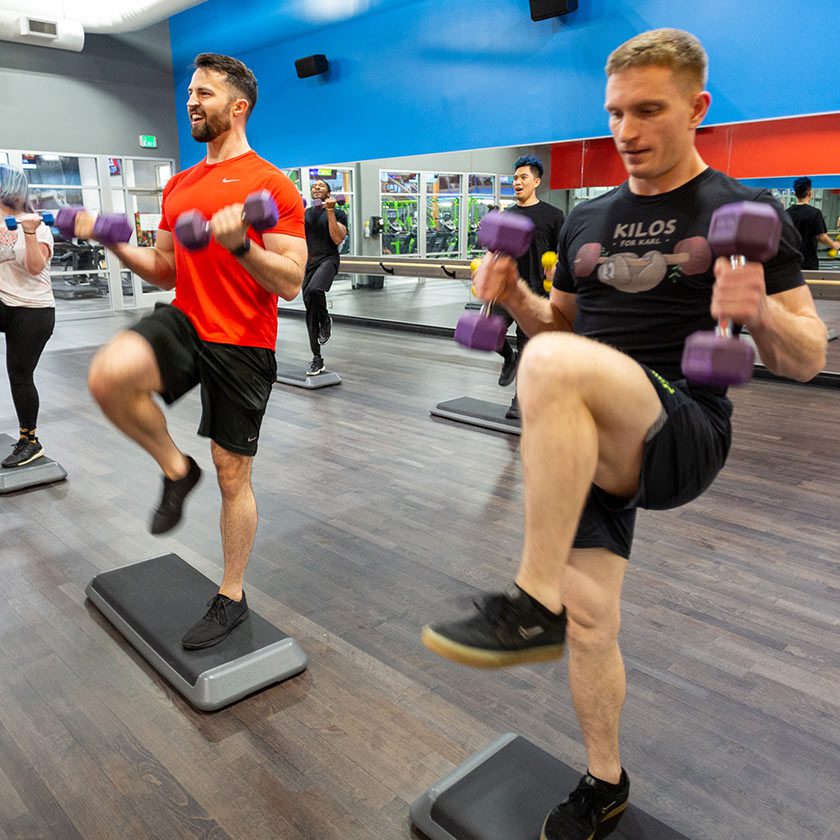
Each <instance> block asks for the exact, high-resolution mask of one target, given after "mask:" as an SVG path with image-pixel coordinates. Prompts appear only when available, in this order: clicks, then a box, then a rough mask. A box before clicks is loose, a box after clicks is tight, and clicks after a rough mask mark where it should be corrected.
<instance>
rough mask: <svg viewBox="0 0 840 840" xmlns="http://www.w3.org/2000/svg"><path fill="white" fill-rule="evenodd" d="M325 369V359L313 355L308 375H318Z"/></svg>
mask: <svg viewBox="0 0 840 840" xmlns="http://www.w3.org/2000/svg"><path fill="white" fill-rule="evenodd" d="M323 370H324V360H323V359H322V358H321V357H320V356H313V357H312V361H311V362H310V363H309V367H308V368H307V369H306V375H307V376H317V375H318V374H319V373H321V372H322V371H323Z"/></svg>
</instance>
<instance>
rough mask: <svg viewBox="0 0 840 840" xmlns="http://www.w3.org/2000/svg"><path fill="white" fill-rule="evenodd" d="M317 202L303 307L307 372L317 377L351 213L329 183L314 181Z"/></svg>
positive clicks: (310, 222) (309, 227) (309, 221)
mask: <svg viewBox="0 0 840 840" xmlns="http://www.w3.org/2000/svg"><path fill="white" fill-rule="evenodd" d="M310 189H311V193H312V198H313V200H319V201H321V202H323V203H322V204H321V205H319V206H318V207H309V208H308V209H307V211H306V246H307V248H308V249H309V257H308V259H307V261H306V273H305V275H304V278H303V305H304V306H305V307H306V330H307V332H308V333H309V347H310V349H311V350H312V362H311V363H310V365H309V368H308V369H307V371H306V373H307V375H308V376H315V375H316V374H319V373H321V371H323V369H324V359H323V357H322V355H321V345H322V344H326V343H327V342H328V341H329V340H330V333H331V331H332V318H330V316H329V313H328V312H327V292H328V291H329V290H330V287H331V286H332V282H333V280H334V279H335V275H336V274H338V266H339V256H338V247H339V245H341V243H342V242H344V239H345V237H346V236H347V214H346V213H345V212H344V211H343V210H339V209H337V208H336V206H335V205H336V200H335V199H334V198H333V197H332V195H331V192H330V185H329V184H328V183H327V182H326V181H321V180H318V181H314V182H313V183H312V186H311V188H310Z"/></svg>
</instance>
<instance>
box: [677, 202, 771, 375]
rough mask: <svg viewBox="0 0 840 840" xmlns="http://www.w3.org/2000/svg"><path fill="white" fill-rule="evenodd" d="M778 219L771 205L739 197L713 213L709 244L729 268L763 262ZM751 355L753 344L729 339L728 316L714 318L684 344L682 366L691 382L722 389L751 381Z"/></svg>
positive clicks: (730, 333)
mask: <svg viewBox="0 0 840 840" xmlns="http://www.w3.org/2000/svg"><path fill="white" fill-rule="evenodd" d="M781 233H782V222H781V219H780V218H779V215H778V213H777V212H776V211H775V210H774V209H773V207H771V206H770V205H769V204H762V203H760V202H757V201H740V202H736V203H734V204H726V205H724V206H723V207H719V208H718V209H717V210H715V212H714V213H713V214H712V222H711V225H710V226H709V237H708V238H709V245H710V246H711V248H712V251H714V253H715V254H717V255H718V256H719V257H729V259H730V261H731V263H732V267H733V268H736V267H738V266H743V265H744V263H745V262H746V261H747V260H750V261H753V262H765V261H766V260H769V259H770V258H771V257H773V256H774V255H775V254H776V252H777V251H778V250H779V238H780V236H781ZM754 358H755V354H754V353H753V349H752V347H750V345H749V344H747V343H746V342H743V341H739V340H738V339H736V338H733V337H732V327H731V324H730V323H729V320H728V319H722V320H721V321H718V325H717V329H716V330H715V331H714V332H696V333H693V334H692V335H690V336H689V337H688V338H687V339H686V342H685V349H684V350H683V356H682V369H683V373H684V374H685V377H686V379H688V380H689V382H694V383H697V384H698V385H711V386H713V387H716V388H726V387H728V386H730V385H742V384H743V383H745V382H749V380H750V379H751V378H752V374H753V363H754Z"/></svg>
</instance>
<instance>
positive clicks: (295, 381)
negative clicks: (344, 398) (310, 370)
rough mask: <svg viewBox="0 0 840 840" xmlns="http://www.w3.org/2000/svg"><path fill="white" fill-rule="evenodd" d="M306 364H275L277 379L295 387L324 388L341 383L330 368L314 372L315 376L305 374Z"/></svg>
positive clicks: (282, 383)
mask: <svg viewBox="0 0 840 840" xmlns="http://www.w3.org/2000/svg"><path fill="white" fill-rule="evenodd" d="M306 367H307V366H306V364H305V363H304V364H301V365H299V366H298V365H281V364H278V365H277V381H278V382H279V383H280V384H281V385H292V386H294V387H295V388H306V389H307V390H310V391H312V390H314V389H316V388H326V387H328V386H329V385H341V377H340V376H339V375H338V374H337V373H336V372H335V371H332V370H324V371H322V372H321V373H316V374H315V376H307V375H306Z"/></svg>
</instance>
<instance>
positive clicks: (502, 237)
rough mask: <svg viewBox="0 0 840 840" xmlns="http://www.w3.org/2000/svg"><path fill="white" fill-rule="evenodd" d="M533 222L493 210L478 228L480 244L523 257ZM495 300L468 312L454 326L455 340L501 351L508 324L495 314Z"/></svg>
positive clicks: (497, 251) (480, 348)
mask: <svg viewBox="0 0 840 840" xmlns="http://www.w3.org/2000/svg"><path fill="white" fill-rule="evenodd" d="M533 235H534V223H533V222H532V221H531V220H530V219H529V218H527V216H521V215H519V214H518V213H499V212H496V211H492V212H490V213H488V214H487V215H486V216H485V217H484V218H483V219H482V220H481V225H480V226H479V229H478V243H479V245H481V246H482V247H484V248H487V250H488V251H493V252H494V253H497V254H506V255H507V256H510V257H514V258H515V257H521V256H522V254H524V253H525V252H526V251H527V250H528V248H530V247H531V238H532V237H533ZM492 305H493V303H492V301H487V302H485V304H484V306H482V307H481V311H480V312H465V313H464V314H463V315H462V316H461V317H460V318H459V319H458V324H457V326H456V327H455V341H457V342H458V343H459V344H463V345H464V347H469V348H471V349H472V350H490V351H495V350H499V349H500V348H501V346H502V344H504V342H505V335H506V334H507V323H506V322H505V319H504V318H502V317H501V316H500V315H492V314H490V313H491V308H492Z"/></svg>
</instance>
